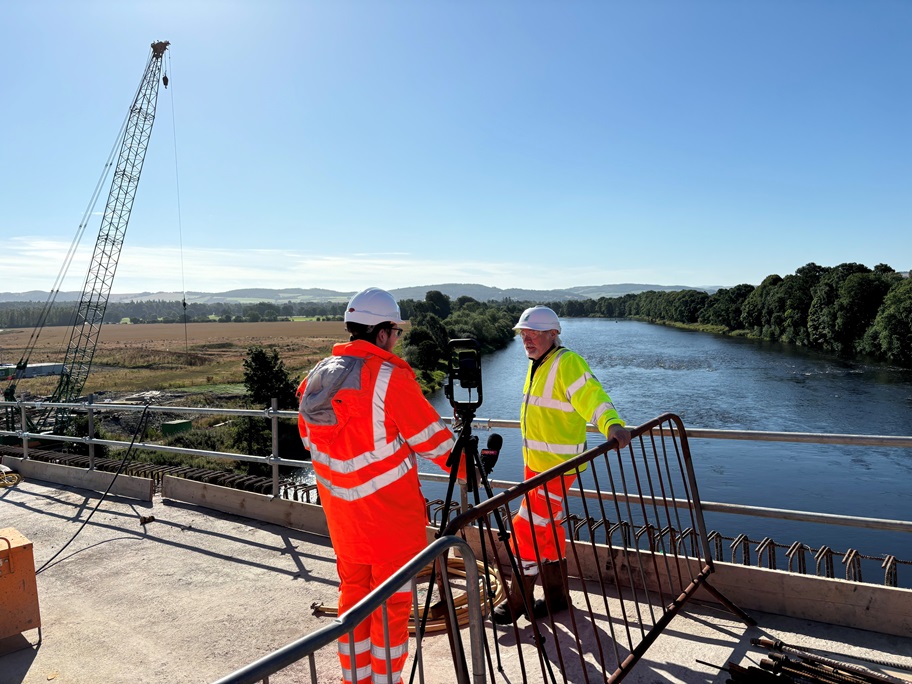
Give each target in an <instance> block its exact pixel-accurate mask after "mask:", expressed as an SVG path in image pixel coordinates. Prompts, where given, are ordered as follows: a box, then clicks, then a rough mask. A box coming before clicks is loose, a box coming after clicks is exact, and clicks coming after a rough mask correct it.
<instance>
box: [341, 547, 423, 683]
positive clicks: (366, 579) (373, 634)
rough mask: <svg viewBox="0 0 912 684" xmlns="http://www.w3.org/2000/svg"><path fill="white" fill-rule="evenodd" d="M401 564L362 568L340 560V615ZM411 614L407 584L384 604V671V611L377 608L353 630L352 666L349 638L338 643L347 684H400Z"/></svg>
mask: <svg viewBox="0 0 912 684" xmlns="http://www.w3.org/2000/svg"><path fill="white" fill-rule="evenodd" d="M402 565H403V563H402V562H401V561H396V562H386V563H378V564H376V565H365V564H363V563H352V562H350V561H345V560H343V559H341V558H339V559H338V560H337V561H336V570H337V571H338V573H339V580H340V584H339V615H340V616H342V615H344V614H345V612H346V611H347V610H349V609H350V608H351V607H352V606H354V605H355V604H356V603H358V601H360V600H361V599H363V598H364V597H365V596H367V595H368V594H369V593H370V592H371V591H372V590H373V589H375V588H376V587H377V586H379V585H380V584H382V583H383V582H384V580H386V579H388V578H389V577H390V576H391V575H392V574H393V573H395V572H396V571H397V570H398V569H399V568H401V567H402ZM411 610H412V591H411V584H410V583H409V584H406V585H405V586H404V587H402V588H401V589H400V590H399V591H398V592H396V593H395V594H393V595H392V596H391V597H390V598H389V600H388V601H387V602H386V615H387V622H388V628H389V657H390V666H391V669H390V671H389V672H388V671H387V667H386V646H387V645H386V641H385V640H384V638H383V609H382V608H377V610H375V611H374V612H373V613H371V615H370V618H368V619H367V620H365V621H364V622H362V623H361V624H359V625H358V626H357V627H355V630H354V634H353V636H354V650H355V662H354V663H352V662H351V644H350V643H349V635H348V634H346V635H344V636H343V637H342V638H341V639H339V663H340V664H341V665H342V679H343V681H344V682H345V683H346V684H349V683H351V684H400V682H401V681H402V669H403V667H404V666H405V660H406V657H407V656H408V638H409V632H408V623H409V616H410V615H411Z"/></svg>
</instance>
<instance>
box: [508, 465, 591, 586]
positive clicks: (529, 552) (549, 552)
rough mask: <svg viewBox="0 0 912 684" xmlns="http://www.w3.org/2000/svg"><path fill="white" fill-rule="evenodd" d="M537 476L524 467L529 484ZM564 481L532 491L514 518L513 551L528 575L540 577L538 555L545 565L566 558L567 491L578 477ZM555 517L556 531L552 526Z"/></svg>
mask: <svg viewBox="0 0 912 684" xmlns="http://www.w3.org/2000/svg"><path fill="white" fill-rule="evenodd" d="M536 475H538V473H537V472H535V471H534V470H532V469H530V468H529V466H526V467H525V472H524V477H525V479H526V480H528V479H530V478H532V477H534V476H536ZM561 479H562V480H563V485H561V481H560V480H551V481H550V482H548V483H547V484H546V485H544V486H542V487H536V488H535V489H533V490H532V491H530V492H529V493H528V495H527V496H524V497H523V499H522V505H521V506H520V507H519V511H517V513H516V515H514V516H513V535H514V536H513V542H514V546H513V551H514V552H515V553H516V555H517V557H518V558H519V562H520V563H521V564H522V568H523V572H524V573H525V574H526V575H537V574H538V563H537V562H536V551H537V552H538V557H539V558H540V559H541V560H542V561H556V560H561V559H562V558H563V557H564V556H565V555H566V550H567V537H566V531H565V530H564V526H563V524H562V523H563V522H564V518H565V515H564V491H565V490H567V491H569V489H570V487H571V486H572V485H573V483H574V482H575V481H576V474H572V475H563V476H562V478H561ZM552 516H553V518H554V527H552V524H551V518H552ZM555 533H556V534H555ZM555 536H556V537H557V539H556V542H555Z"/></svg>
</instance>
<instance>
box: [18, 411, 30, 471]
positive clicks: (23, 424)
mask: <svg viewBox="0 0 912 684" xmlns="http://www.w3.org/2000/svg"><path fill="white" fill-rule="evenodd" d="M19 430H20V431H21V432H22V458H23V459H28V457H29V455H28V441H29V438H28V419H26V417H25V404H23V403H22V402H21V401H20V402H19Z"/></svg>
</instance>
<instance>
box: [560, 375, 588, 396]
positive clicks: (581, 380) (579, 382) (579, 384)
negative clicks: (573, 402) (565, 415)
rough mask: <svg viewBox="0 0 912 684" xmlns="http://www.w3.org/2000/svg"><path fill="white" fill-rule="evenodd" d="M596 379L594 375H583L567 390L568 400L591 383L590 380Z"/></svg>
mask: <svg viewBox="0 0 912 684" xmlns="http://www.w3.org/2000/svg"><path fill="white" fill-rule="evenodd" d="M592 377H594V376H593V375H592V373H583V374H582V375H581V376H580V377H579V379H578V380H576V382H574V383H573V384H571V385H570V386H569V387H568V388H567V399H570V398H571V397H572V396H573V395H574V394H576V393H577V392H578V391H579V390H580V389H582V387H583V386H584V385H585V384H586V383H587V382H588V381H589V379H590V378H592Z"/></svg>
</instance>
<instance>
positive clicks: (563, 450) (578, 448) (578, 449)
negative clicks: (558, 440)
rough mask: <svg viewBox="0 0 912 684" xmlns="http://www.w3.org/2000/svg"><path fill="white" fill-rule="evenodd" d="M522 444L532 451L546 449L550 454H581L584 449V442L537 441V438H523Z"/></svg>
mask: <svg viewBox="0 0 912 684" xmlns="http://www.w3.org/2000/svg"><path fill="white" fill-rule="evenodd" d="M523 446H524V447H525V448H526V449H532V450H534V451H547V452H549V453H552V454H581V453H583V452H584V451H585V450H586V443H585V442H583V443H582V444H551V443H549V442H539V441H538V440H537V439H524V440H523Z"/></svg>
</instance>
